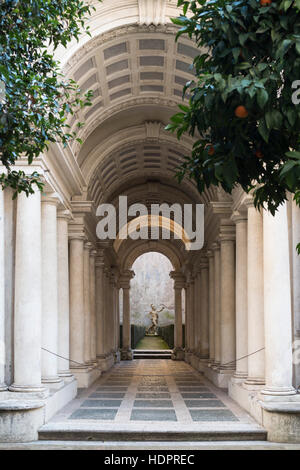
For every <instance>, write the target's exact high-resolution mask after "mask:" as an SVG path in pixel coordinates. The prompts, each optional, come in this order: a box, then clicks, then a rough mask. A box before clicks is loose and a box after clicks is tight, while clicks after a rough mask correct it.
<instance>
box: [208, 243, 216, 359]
mask: <svg viewBox="0 0 300 470" xmlns="http://www.w3.org/2000/svg"><path fill="white" fill-rule="evenodd" d="M207 257H208V263H209V363H210V364H213V363H214V360H215V290H214V288H215V285H214V284H215V278H214V267H215V266H214V264H215V263H214V254H213V251H212V250H209V251H208V252H207Z"/></svg>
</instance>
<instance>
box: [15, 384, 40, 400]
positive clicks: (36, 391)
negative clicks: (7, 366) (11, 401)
mask: <svg viewBox="0 0 300 470" xmlns="http://www.w3.org/2000/svg"><path fill="white" fill-rule="evenodd" d="M8 390H9V391H10V392H16V393H26V394H27V393H31V394H33V395H34V396H36V395H37V396H39V397H40V398H46V397H47V396H48V395H49V390H47V388H46V387H43V386H42V385H41V386H40V387H35V386H32V385H18V384H12V385H11V386H10V387H8Z"/></svg>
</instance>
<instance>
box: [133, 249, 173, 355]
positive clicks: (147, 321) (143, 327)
mask: <svg viewBox="0 0 300 470" xmlns="http://www.w3.org/2000/svg"><path fill="white" fill-rule="evenodd" d="M132 268H133V270H134V272H135V277H134V279H133V280H132V283H131V293H130V297H131V298H130V300H131V325H132V327H131V328H132V329H133V335H132V341H133V344H132V347H133V349H134V358H142V357H153V356H154V357H155V355H157V354H159V355H160V356H162V357H167V358H169V357H171V351H170V350H171V349H173V348H174V324H175V301H174V286H173V284H174V281H173V280H172V279H171V278H170V272H171V271H172V270H173V267H172V264H171V262H170V260H169V259H168V258H167V257H166V256H165V255H163V254H161V253H156V252H149V253H145V254H144V255H141V256H140V257H139V258H138V259H136V261H135V262H134V264H133V266H132ZM155 310H156V311H157V312H158V313H157V315H158V318H157V327H155V328H153V326H152V319H151V312H154V311H155Z"/></svg>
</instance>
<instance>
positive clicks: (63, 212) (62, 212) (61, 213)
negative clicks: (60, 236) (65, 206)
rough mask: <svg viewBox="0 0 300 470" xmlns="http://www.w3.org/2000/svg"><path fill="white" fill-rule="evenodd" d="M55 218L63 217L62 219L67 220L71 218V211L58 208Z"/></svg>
mask: <svg viewBox="0 0 300 470" xmlns="http://www.w3.org/2000/svg"><path fill="white" fill-rule="evenodd" d="M57 218H58V219H64V220H67V221H69V220H71V219H72V214H71V212H70V211H68V210H59V211H58V212H57Z"/></svg>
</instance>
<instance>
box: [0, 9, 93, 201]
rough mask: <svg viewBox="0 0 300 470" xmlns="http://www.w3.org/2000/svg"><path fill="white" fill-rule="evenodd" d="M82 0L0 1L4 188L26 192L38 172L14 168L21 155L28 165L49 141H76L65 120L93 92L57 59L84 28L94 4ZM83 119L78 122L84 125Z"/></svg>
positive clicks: (88, 100)
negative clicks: (66, 74)
mask: <svg viewBox="0 0 300 470" xmlns="http://www.w3.org/2000/svg"><path fill="white" fill-rule="evenodd" d="M90 3H91V2H84V1H82V0H0V164H2V166H3V167H4V170H5V171H2V172H1V170H0V190H1V188H5V187H7V186H9V187H11V188H13V189H14V190H15V192H14V197H16V196H17V194H18V192H22V191H24V192H25V193H26V194H27V195H28V194H30V193H33V192H34V190H35V189H36V185H37V186H38V187H39V188H40V189H42V187H43V185H42V183H41V181H40V179H39V175H38V174H37V173H36V172H34V173H32V175H26V174H25V173H24V172H23V171H18V170H17V169H15V166H14V165H15V163H16V162H17V160H18V159H19V158H20V157H26V158H27V160H28V163H29V164H31V163H32V162H33V160H34V159H35V158H36V157H38V156H39V155H40V154H41V153H42V152H43V151H45V150H47V148H48V145H49V143H51V142H57V141H59V142H61V143H62V144H63V145H67V144H68V142H69V141H70V140H72V139H77V140H79V141H80V139H78V137H77V131H78V128H77V129H76V131H73V132H71V129H70V126H68V125H67V123H66V118H67V116H68V114H74V112H75V111H76V110H77V109H79V108H82V107H84V106H90V105H91V97H92V93H91V92H90V91H88V92H87V93H81V91H80V89H79V88H78V86H77V84H76V83H75V82H74V81H73V80H67V79H66V78H65V77H64V75H63V74H62V72H61V71H60V64H59V62H58V61H57V60H56V58H55V55H54V53H55V50H56V48H57V47H59V46H63V47H67V46H68V44H69V43H70V42H71V41H72V40H73V39H77V40H78V38H79V36H80V34H81V33H82V32H83V31H86V32H87V33H88V34H90V33H89V28H88V26H87V25H86V21H87V20H88V18H89V17H90V15H91V13H92V11H93V10H94V7H93V6H92V5H90ZM81 125H82V123H79V124H78V127H81Z"/></svg>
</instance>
